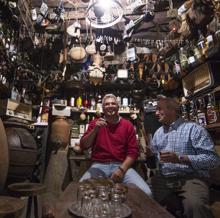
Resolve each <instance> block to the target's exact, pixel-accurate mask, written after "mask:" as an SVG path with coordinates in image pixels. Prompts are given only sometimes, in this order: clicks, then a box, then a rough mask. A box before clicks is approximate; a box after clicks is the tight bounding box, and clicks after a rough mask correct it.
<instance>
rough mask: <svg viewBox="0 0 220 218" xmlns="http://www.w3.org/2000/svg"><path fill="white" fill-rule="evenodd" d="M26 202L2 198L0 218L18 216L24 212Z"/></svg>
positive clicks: (0, 200) (0, 201)
mask: <svg viewBox="0 0 220 218" xmlns="http://www.w3.org/2000/svg"><path fill="white" fill-rule="evenodd" d="M23 208H24V201H23V200H21V199H19V198H14V197H9V196H0V217H4V215H5V216H7V215H15V216H16V215H17V214H19V213H21V212H22V210H23Z"/></svg>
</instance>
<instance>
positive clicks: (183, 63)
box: [179, 47, 188, 70]
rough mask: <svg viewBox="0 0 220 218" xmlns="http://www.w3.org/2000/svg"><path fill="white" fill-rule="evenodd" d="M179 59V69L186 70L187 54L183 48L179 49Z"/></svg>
mask: <svg viewBox="0 0 220 218" xmlns="http://www.w3.org/2000/svg"><path fill="white" fill-rule="evenodd" d="M179 59H180V66H181V68H182V69H183V70H185V69H187V67H188V58H187V52H186V50H185V49H184V47H180V50H179Z"/></svg>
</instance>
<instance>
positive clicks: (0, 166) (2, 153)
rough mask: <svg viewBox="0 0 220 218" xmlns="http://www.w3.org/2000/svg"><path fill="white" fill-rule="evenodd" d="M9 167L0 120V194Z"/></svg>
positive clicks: (6, 147) (5, 139)
mask: <svg viewBox="0 0 220 218" xmlns="http://www.w3.org/2000/svg"><path fill="white" fill-rule="evenodd" d="M8 167H9V153H8V142H7V137H6V133H5V128H4V126H3V123H2V120H1V119H0V172H1V173H0V193H1V192H2V190H3V189H4V186H5V182H6V179H7V175H8Z"/></svg>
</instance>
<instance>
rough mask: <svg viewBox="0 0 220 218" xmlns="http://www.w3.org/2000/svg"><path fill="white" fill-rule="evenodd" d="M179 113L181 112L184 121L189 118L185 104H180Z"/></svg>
mask: <svg viewBox="0 0 220 218" xmlns="http://www.w3.org/2000/svg"><path fill="white" fill-rule="evenodd" d="M181 113H182V118H183V119H184V120H186V121H188V120H189V116H188V112H187V107H186V104H182V105H181Z"/></svg>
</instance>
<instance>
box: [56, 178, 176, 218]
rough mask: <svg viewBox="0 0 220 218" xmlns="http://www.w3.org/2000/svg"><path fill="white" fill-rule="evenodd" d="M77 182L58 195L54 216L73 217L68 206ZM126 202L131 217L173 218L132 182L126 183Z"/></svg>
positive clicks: (74, 199) (73, 195)
mask: <svg viewBox="0 0 220 218" xmlns="http://www.w3.org/2000/svg"><path fill="white" fill-rule="evenodd" d="M78 186H79V183H76V182H72V183H70V184H69V186H68V187H67V188H66V190H65V191H64V192H63V194H62V195H61V196H60V198H59V200H58V202H57V203H56V206H55V215H56V218H73V217H75V216H74V215H72V214H70V213H69V211H68V208H69V207H70V205H71V204H72V203H73V202H74V201H76V193H77V189H78ZM127 186H128V193H127V200H126V202H125V203H126V204H127V205H128V206H129V207H130V208H131V213H132V214H131V216H130V217H132V218H137V217H138V218H146V217H148V218H155V217H156V218H174V217H173V216H172V215H171V214H170V213H169V212H168V211H167V210H166V209H164V208H163V207H161V206H160V205H159V204H158V203H157V202H156V201H154V200H153V199H151V198H150V197H148V196H147V195H146V194H145V193H144V192H143V191H142V190H140V189H139V188H138V187H137V186H135V185H133V184H128V185H127Z"/></svg>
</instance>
